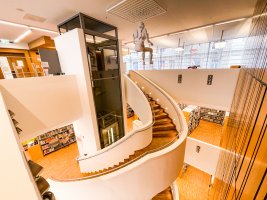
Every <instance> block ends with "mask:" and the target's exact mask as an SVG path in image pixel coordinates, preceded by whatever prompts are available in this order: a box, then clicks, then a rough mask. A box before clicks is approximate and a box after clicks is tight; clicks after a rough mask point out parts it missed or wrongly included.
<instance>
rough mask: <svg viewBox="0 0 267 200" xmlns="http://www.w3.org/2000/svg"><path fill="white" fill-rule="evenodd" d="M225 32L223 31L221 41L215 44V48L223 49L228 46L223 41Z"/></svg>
mask: <svg viewBox="0 0 267 200" xmlns="http://www.w3.org/2000/svg"><path fill="white" fill-rule="evenodd" d="M223 33H224V30H222V34H221V39H220V41H219V42H215V44H214V47H215V49H223V48H224V47H225V45H226V42H225V41H224V40H223V39H222V38H223Z"/></svg>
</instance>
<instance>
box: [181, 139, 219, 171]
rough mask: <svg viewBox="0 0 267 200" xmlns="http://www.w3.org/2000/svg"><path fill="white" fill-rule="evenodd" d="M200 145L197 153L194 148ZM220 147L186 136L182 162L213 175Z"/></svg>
mask: <svg viewBox="0 0 267 200" xmlns="http://www.w3.org/2000/svg"><path fill="white" fill-rule="evenodd" d="M197 146H199V147H200V151H199V153H197V151H196V148H197ZM221 150H222V149H221V148H220V147H218V146H215V145H212V144H208V143H206V142H202V141H200V140H196V139H194V138H191V137H188V138H187V141H186V148H185V159H184V162H185V163H187V164H189V165H191V166H193V167H196V168H198V169H200V170H202V171H204V172H206V173H208V174H210V175H215V172H216V168H217V163H218V160H219V156H220V152H221Z"/></svg>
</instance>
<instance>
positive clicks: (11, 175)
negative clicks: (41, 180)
mask: <svg viewBox="0 0 267 200" xmlns="http://www.w3.org/2000/svg"><path fill="white" fill-rule="evenodd" d="M0 127H1V131H0V152H1V153H0V159H1V170H0V185H1V194H0V195H1V199H10V200H13V199H14V200H15V199H30V200H37V199H41V197H40V195H39V192H38V189H37V187H36V185H35V183H34V180H33V178H32V175H31V172H30V171H29V167H28V166H27V163H26V159H25V157H24V155H23V149H22V146H21V145H20V143H19V139H18V136H17V133H16V131H15V128H14V126H13V125H12V122H11V119H10V117H9V114H8V111H7V107H6V105H5V103H4V99H3V97H2V94H1V92H0Z"/></svg>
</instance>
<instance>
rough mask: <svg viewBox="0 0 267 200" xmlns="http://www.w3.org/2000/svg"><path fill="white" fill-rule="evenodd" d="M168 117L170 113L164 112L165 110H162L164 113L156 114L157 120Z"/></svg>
mask: <svg viewBox="0 0 267 200" xmlns="http://www.w3.org/2000/svg"><path fill="white" fill-rule="evenodd" d="M167 117H168V114H167V113H164V112H162V113H158V114H156V115H155V119H156V120H157V119H163V118H167Z"/></svg>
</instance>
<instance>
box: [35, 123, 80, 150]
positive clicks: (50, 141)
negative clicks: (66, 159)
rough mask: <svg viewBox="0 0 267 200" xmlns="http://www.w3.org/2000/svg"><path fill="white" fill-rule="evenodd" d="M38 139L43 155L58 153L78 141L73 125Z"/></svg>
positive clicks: (40, 136)
mask: <svg viewBox="0 0 267 200" xmlns="http://www.w3.org/2000/svg"><path fill="white" fill-rule="evenodd" d="M37 139H38V141H39V144H40V146H41V149H42V152H43V155H47V154H49V153H52V152H54V151H57V150H59V149H61V148H63V147H65V146H68V145H70V144H71V143H74V142H75V141H76V138H75V133H74V129H73V125H72V124H70V125H67V126H64V127H62V128H58V129H55V130H52V131H49V132H47V133H44V134H42V135H39V136H38V137H37Z"/></svg>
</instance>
